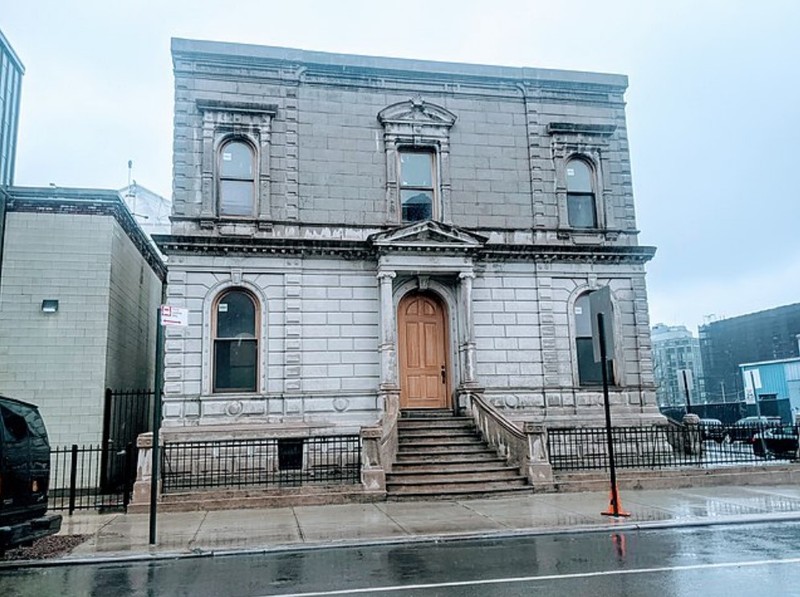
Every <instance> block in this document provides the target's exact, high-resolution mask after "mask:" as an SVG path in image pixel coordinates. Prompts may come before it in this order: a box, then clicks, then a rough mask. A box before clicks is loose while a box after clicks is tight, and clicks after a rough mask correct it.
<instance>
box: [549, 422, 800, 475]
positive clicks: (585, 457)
mask: <svg viewBox="0 0 800 597" xmlns="http://www.w3.org/2000/svg"><path fill="white" fill-rule="evenodd" d="M547 436H548V437H547V445H548V452H549V455H550V463H551V464H552V466H553V469H554V470H556V471H579V470H598V469H600V470H607V469H608V466H609V463H608V446H607V441H606V430H605V428H604V427H585V428H570V429H550V430H548V432H547ZM612 438H613V442H614V461H615V464H616V466H617V467H618V468H650V469H660V468H670V467H679V466H701V467H709V468H710V467H717V466H726V465H737V464H764V463H767V462H770V461H776V460H793V459H795V457H796V453H797V427H790V426H789V427H781V428H775V426H763V427H762V426H754V427H748V428H739V429H734V428H727V429H725V430H723V431H721V432H720V431H717V430H714V431H713V432H712V431H709V430H704V429H702V428H690V427H681V426H674V425H673V426H669V427H663V426H653V427H614V428H613V429H612Z"/></svg>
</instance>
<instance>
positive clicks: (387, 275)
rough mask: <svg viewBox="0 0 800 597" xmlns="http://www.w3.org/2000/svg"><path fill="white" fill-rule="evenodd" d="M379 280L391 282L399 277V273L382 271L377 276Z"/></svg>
mask: <svg viewBox="0 0 800 597" xmlns="http://www.w3.org/2000/svg"><path fill="white" fill-rule="evenodd" d="M375 277H376V278H378V280H385V279H386V278H388V279H390V280H394V278H396V277H397V272H392V271H389V270H380V271H378V273H377V274H376V276H375Z"/></svg>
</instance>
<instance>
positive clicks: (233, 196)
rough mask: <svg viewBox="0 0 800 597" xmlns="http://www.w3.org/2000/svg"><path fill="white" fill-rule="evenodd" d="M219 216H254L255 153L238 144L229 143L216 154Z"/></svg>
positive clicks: (238, 141) (246, 145)
mask: <svg viewBox="0 0 800 597" xmlns="http://www.w3.org/2000/svg"><path fill="white" fill-rule="evenodd" d="M217 171H218V172H219V215H221V216H240V217H241V216H245V217H247V216H251V217H252V216H253V215H254V209H253V206H254V203H255V201H254V200H255V190H256V183H255V152H254V151H253V149H252V148H251V147H250V145H248V144H247V143H245V142H244V141H241V140H237V139H234V140H231V141H228V142H226V143H224V144H223V145H222V147H221V148H220V151H219V167H218V170H217Z"/></svg>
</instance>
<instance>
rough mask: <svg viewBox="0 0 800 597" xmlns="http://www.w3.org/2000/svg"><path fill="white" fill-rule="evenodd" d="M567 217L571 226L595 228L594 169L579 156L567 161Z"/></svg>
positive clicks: (595, 196)
mask: <svg viewBox="0 0 800 597" xmlns="http://www.w3.org/2000/svg"><path fill="white" fill-rule="evenodd" d="M566 179H567V219H568V221H569V225H570V226H571V227H573V228H597V194H596V192H595V186H596V185H595V173H594V169H593V168H592V167H591V166H590V165H589V164H588V163H587V162H586V161H585V160H583V159H581V158H572V159H571V160H569V161H568V162H567V167H566Z"/></svg>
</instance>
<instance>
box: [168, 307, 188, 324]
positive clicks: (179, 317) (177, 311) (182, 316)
mask: <svg viewBox="0 0 800 597" xmlns="http://www.w3.org/2000/svg"><path fill="white" fill-rule="evenodd" d="M161 325H164V326H179V327H186V326H188V325H189V309H184V308H183V307H173V306H171V305H161Z"/></svg>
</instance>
